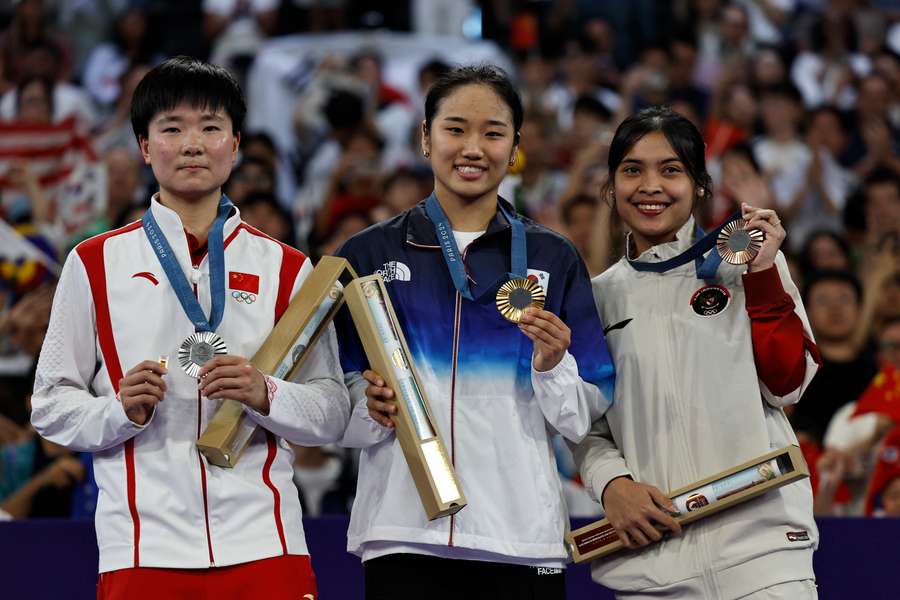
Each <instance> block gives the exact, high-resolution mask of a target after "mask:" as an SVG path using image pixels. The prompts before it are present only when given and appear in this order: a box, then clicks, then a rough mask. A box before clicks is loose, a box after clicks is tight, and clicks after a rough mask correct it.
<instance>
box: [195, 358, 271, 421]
mask: <svg viewBox="0 0 900 600" xmlns="http://www.w3.org/2000/svg"><path fill="white" fill-rule="evenodd" d="M197 377H198V378H199V379H200V393H201V394H202V395H204V396H206V397H207V398H209V399H210V400H235V401H237V402H240V403H241V404H246V405H247V406H249V407H250V408H252V409H254V410H255V411H257V412H260V413H262V414H268V412H269V394H268V392H269V390H268V386H267V385H266V378H265V377H264V376H263V374H262V373H260V372H259V369H257V368H256V367H254V366H253V365H251V364H250V361H248V360H247V359H246V358H244V357H243V356H232V355H226V356H217V357H215V358H213V359H210V360H209V361H208V362H206V363H205V364H204V365H203V367H202V368H200V369H199V370H198V371H197Z"/></svg>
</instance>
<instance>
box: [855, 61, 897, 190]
mask: <svg viewBox="0 0 900 600" xmlns="http://www.w3.org/2000/svg"><path fill="white" fill-rule="evenodd" d="M893 96H894V92H893V90H892V89H891V85H890V82H889V81H888V80H887V79H886V78H885V77H884V76H883V75H881V74H879V73H870V74H869V75H867V76H866V77H864V78H863V79H862V81H861V82H860V83H859V96H858V97H857V100H856V112H855V119H854V126H853V132H854V133H853V136H852V138H851V140H850V144H849V145H848V148H847V152H846V154H845V157H844V160H845V163H846V164H848V165H849V166H851V167H852V168H853V171H854V172H855V173H856V175H857V177H859V178H861V179H862V178H865V177H867V176H868V175H869V174H871V173H872V171H875V170H876V169H878V168H879V167H887V168H889V169H891V170H893V171H895V172H898V173H900V155H898V145H900V144H898V139H900V137H898V132H897V128H898V126H900V123H898V122H897V121H896V120H895V118H896V111H894V110H892V107H893V105H894V102H895V100H894V98H893Z"/></svg>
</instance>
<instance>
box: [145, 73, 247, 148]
mask: <svg viewBox="0 0 900 600" xmlns="http://www.w3.org/2000/svg"><path fill="white" fill-rule="evenodd" d="M182 103H187V104H189V105H190V106H192V107H194V108H204V109H208V110H211V111H218V110H220V109H222V110H224V111H225V112H226V113H227V114H228V116H229V117H230V118H231V130H232V133H234V134H237V133H239V132H240V131H241V128H242V127H243V126H244V117H245V116H246V114H247V104H246V102H245V101H244V94H243V93H242V92H241V87H240V85H238V82H237V81H236V80H235V79H234V77H232V76H231V74H230V73H229V72H228V71H226V70H225V69H224V68H222V67H219V66H216V65H211V64H209V63H206V62H203V61H201V60H198V59H196V58H191V57H189V56H176V57H174V58H170V59H168V60H166V61H163V62H162V63H161V64H159V65H158V66H156V67H154V68H153V69H152V70H150V72H149V73H147V74H146V75H144V78H143V79H141V82H140V83H139V84H138V86H137V88H135V90H134V96H133V97H132V99H131V127H132V129H133V130H134V135H135V137H136V138H138V139H141V138H142V137H143V138H146V137H147V133H148V129H149V126H150V121H152V120H153V118H154V117H155V116H156V115H158V114H159V113H161V112H164V111H167V110H172V109H173V108H175V107H176V106H178V105H179V104H182Z"/></svg>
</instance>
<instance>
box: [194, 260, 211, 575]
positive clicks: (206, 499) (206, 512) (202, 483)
mask: <svg viewBox="0 0 900 600" xmlns="http://www.w3.org/2000/svg"><path fill="white" fill-rule="evenodd" d="M201 262H202V261H201ZM199 269H200V266H199V265H194V270H195V271H198V272H199ZM194 296H196V297H197V299H198V300H199V298H200V294H199V291H198V289H197V284H196V283H194ZM202 423H203V401H202V399H201V396H200V390H199V389H198V390H197V439H200V435H201V434H202V433H203V432H202V431H200V427H201V424H202ZM197 459H198V462H199V463H200V489H201V492H202V494H203V521H204V524H205V525H206V548H207V550H208V551H209V566H210V567H214V566H216V559H215V556H214V555H213V548H212V535H211V534H210V531H209V497H208V495H207V492H206V465H205V464H204V462H203V454H201V453H200V449H199V448H198V449H197Z"/></svg>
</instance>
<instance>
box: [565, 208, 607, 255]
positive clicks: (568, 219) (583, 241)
mask: <svg viewBox="0 0 900 600" xmlns="http://www.w3.org/2000/svg"><path fill="white" fill-rule="evenodd" d="M598 203H599V201H598V200H597V198H596V196H590V195H588V194H579V195H577V196H574V197H572V198H570V199H569V200H567V201H566V203H565V204H564V205H563V207H562V224H563V225H564V229H563V230H562V232H563V233H564V234H565V236H566V237H567V238H569V240H570V241H571V242H572V243H573V244H574V245H575V249H576V250H578V254H580V255H581V258H582V259H584V261H585V265H586V266H588V267H590V266H591V261H590V257H591V236H593V235H596V232H595V231H594V222H595V217H596V214H597V204H598Z"/></svg>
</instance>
